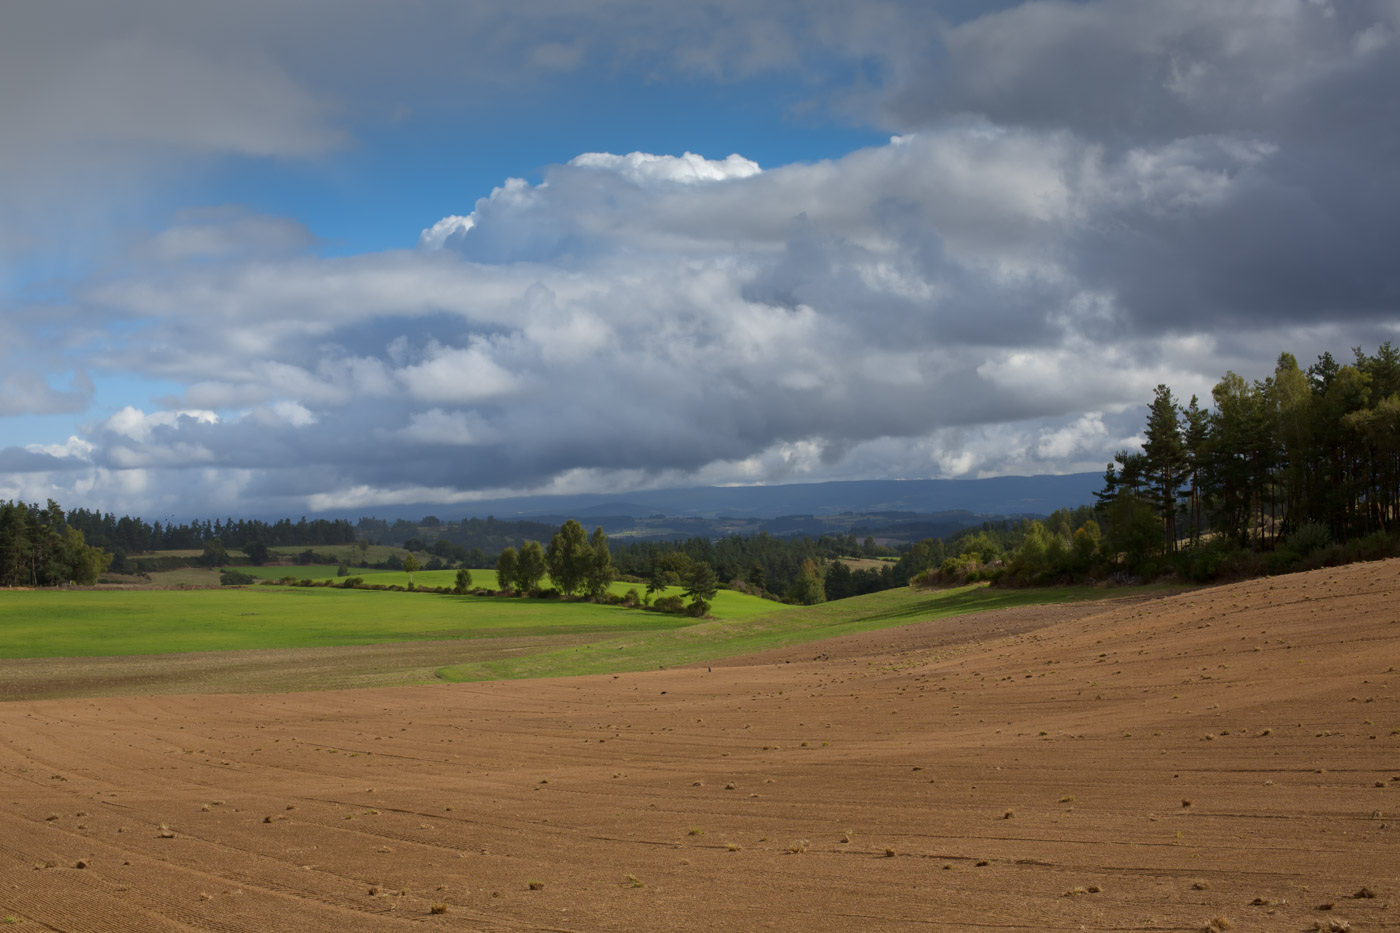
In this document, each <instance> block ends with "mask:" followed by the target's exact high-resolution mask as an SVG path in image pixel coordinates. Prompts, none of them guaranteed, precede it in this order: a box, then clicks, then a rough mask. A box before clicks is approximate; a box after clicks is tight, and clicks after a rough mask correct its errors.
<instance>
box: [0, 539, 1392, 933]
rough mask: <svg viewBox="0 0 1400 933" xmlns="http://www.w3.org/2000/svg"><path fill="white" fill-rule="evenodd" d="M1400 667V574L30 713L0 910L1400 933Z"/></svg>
mask: <svg viewBox="0 0 1400 933" xmlns="http://www.w3.org/2000/svg"><path fill="white" fill-rule="evenodd" d="M1397 665H1400V562H1396V561H1390V562H1384V563H1373V564H1360V565H1354V566H1352V567H1346V568H1340V569H1335V570H1324V571H1319V572H1316V573H1310V574H1298V575H1293V576H1288V577H1281V578H1274V579H1271V580H1260V581H1253V582H1249V583H1244V584H1238V585H1234V586H1228V587H1218V588H1213V589H1208V590H1200V591H1196V592H1191V593H1186V594H1181V595H1176V596H1170V597H1165V598H1161V599H1156V600H1151V601H1145V602H1137V603H1135V604H1129V605H1124V604H1117V605H1112V606H1107V605H1105V604H1102V603H1098V604H1083V605H1080V606H1058V607H1043V608H1036V609H1020V610H1011V611H1009V612H1007V613H998V614H995V615H993V614H984V615H980V616H976V617H973V618H971V619H953V620H942V621H937V622H928V623H921V624H918V625H914V626H909V627H906V628H901V629H891V630H886V631H882V632H875V633H871V634H868V635H860V636H852V637H849V638H844V639H836V640H833V641H829V642H824V643H821V644H818V645H806V646H803V647H800V648H791V649H783V650H781V651H774V652H768V653H766V654H764V655H762V656H759V657H754V658H746V659H736V660H735V661H732V662H726V663H724V664H711V665H709V666H697V667H692V668H685V669H677V670H664V671H651V672H647V673H641V674H622V675H618V676H615V677H614V676H610V675H608V676H600V677H588V678H572V679H558V680H535V681H513V682H498V683H485V684H464V685H459V686H451V687H448V686H436V687H394V688H384V689H372V690H353V691H338V692H322V693H297V694H252V695H249V694H242V695H161V696H136V697H125V698H119V699H93V698H84V699H68V700H45V701H32V702H31V701H26V702H12V703H7V704H3V705H0V916H6V917H13V918H14V919H15V920H18V921H19V924H20V925H18V926H17V927H16V928H17V929H20V930H23V929H26V928H30V927H32V928H35V929H52V930H65V931H96V930H151V931H165V930H171V931H174V930H218V931H224V930H228V931H233V930H237V931H246V930H306V931H322V930H325V931H336V933H349V931H359V930H391V929H410V928H411V929H418V930H421V929H434V928H442V929H453V930H492V931H494V930H510V931H517V930H552V931H593V930H736V931H738V930H744V931H747V930H763V929H773V930H901V931H902V930H983V929H993V930H1081V929H1089V930H1202V929H1206V928H1207V926H1208V925H1209V924H1211V923H1212V922H1214V923H1215V929H1222V928H1225V927H1226V926H1229V927H1232V928H1233V929H1237V930H1304V929H1314V928H1315V927H1314V925H1315V924H1320V927H1318V928H1320V929H1324V930H1325V929H1329V925H1330V924H1336V926H1335V929H1342V928H1344V927H1345V926H1348V925H1349V927H1350V929H1352V930H1357V931H1361V930H1384V929H1395V928H1398V927H1400V691H1398V690H1397V687H1400V673H1397V672H1396V666H1397ZM1367 895H1374V896H1367ZM435 910H438V911H439V912H434V911H435Z"/></svg>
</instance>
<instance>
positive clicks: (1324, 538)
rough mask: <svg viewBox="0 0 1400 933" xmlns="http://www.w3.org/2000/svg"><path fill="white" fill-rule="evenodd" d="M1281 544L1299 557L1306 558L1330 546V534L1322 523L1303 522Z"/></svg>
mask: <svg viewBox="0 0 1400 933" xmlns="http://www.w3.org/2000/svg"><path fill="white" fill-rule="evenodd" d="M1283 543H1284V545H1285V546H1286V547H1287V548H1288V549H1289V550H1290V551H1293V552H1295V553H1296V554H1297V555H1298V556H1299V557H1308V556H1310V555H1312V554H1313V553H1315V552H1317V551H1321V550H1324V549H1325V548H1329V547H1331V546H1332V532H1331V531H1329V530H1328V528H1327V526H1326V525H1324V524H1322V522H1304V523H1303V524H1301V525H1299V526H1298V527H1297V529H1296V530H1294V532H1293V533H1292V534H1291V535H1289V536H1288V537H1287V538H1284V539H1283Z"/></svg>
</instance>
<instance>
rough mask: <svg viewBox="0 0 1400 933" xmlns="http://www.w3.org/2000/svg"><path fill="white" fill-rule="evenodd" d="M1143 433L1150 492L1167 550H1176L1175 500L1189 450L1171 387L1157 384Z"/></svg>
mask: <svg viewBox="0 0 1400 933" xmlns="http://www.w3.org/2000/svg"><path fill="white" fill-rule="evenodd" d="M1143 434H1144V435H1145V436H1146V437H1147V443H1145V444H1143V448H1142V452H1143V455H1144V456H1145V457H1146V458H1147V461H1146V474H1147V479H1148V482H1149V494H1150V498H1151V500H1152V504H1153V505H1154V506H1155V507H1156V509H1157V512H1158V514H1159V515H1161V517H1162V528H1163V531H1164V533H1165V536H1166V550H1167V553H1172V552H1174V551H1175V550H1176V500H1177V498H1178V490H1180V489H1181V481H1182V474H1183V473H1184V472H1185V469H1186V449H1185V446H1184V445H1183V443H1182V439H1181V418H1180V411H1179V409H1178V407H1177V404H1176V400H1175V399H1174V398H1172V390H1171V389H1169V388H1167V387H1166V386H1164V385H1159V386H1157V390H1156V393H1155V395H1154V396H1153V399H1152V405H1151V406H1150V407H1149V408H1148V412H1147V427H1146V428H1145V429H1144V430H1143Z"/></svg>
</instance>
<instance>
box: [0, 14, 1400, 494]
mask: <svg viewBox="0 0 1400 933" xmlns="http://www.w3.org/2000/svg"><path fill="white" fill-rule="evenodd" d="M137 6H138V7H141V8H143V9H144V12H145V14H146V15H147V16H149V18H150V20H151V22H152V23H153V24H154V23H159V25H158V26H153V27H152V28H151V29H147V30H142V31H140V32H134V31H131V30H129V29H124V28H123V27H122V26H121V25H120V24H119V23H117V22H115V21H114V20H113V19H112V16H113V15H114V14H111V13H110V12H108V11H107V8H106V7H105V6H104V5H101V4H97V5H91V4H87V3H80V2H77V0H73V2H56V3H54V4H45V5H43V6H42V7H38V6H36V7H33V8H19V9H15V8H11V9H8V10H7V11H6V12H4V13H0V27H9V28H0V79H3V80H4V81H5V82H6V85H7V86H20V85H22V86H24V87H26V88H27V89H28V90H27V92H26V93H24V94H19V95H6V97H5V99H4V100H3V101H0V125H4V126H5V127H6V128H7V132H5V133H3V134H0V208H4V210H3V211H0V216H4V217H6V218H8V219H6V220H0V254H3V255H5V256H6V257H7V258H8V259H9V260H10V262H9V267H10V272H9V273H8V280H6V279H4V278H0V302H3V303H2V304H0V498H13V497H19V498H24V499H33V500H41V499H43V498H45V497H48V496H53V497H54V498H57V499H59V500H60V501H61V502H63V503H64V504H65V505H78V504H84V505H89V506H95V507H100V508H103V509H109V510H117V511H130V512H133V513H145V514H147V515H155V514H157V513H166V512H173V513H178V514H182V515H187V514H196V513H198V514H205V513H212V512H225V511H231V512H237V513H243V514H250V513H265V512H298V511H340V512H346V513H352V512H356V513H357V512H365V511H372V510H373V509H374V508H375V507H376V506H389V505H399V504H416V503H425V504H429V503H431V504H440V505H447V506H450V505H451V504H453V503H462V502H466V501H470V500H472V499H476V498H490V497H498V496H501V495H508V494H511V493H516V492H519V493H525V492H532V493H537V492H551V491H557V492H579V491H625V490H627V489H632V488H639V487H646V486H666V485H680V484H704V483H736V482H739V483H753V482H768V483H772V482H783V481H801V480H814V479H854V478H875V477H907V478H916V477H928V476H934V477H958V476H980V475H995V474H1004V473H1044V472H1069V471H1077V470H1093V469H1099V468H1101V467H1102V465H1103V463H1104V462H1105V460H1107V459H1108V458H1109V457H1110V456H1111V453H1112V451H1113V450H1115V449H1117V448H1120V447H1123V446H1127V445H1131V444H1133V443H1135V435H1136V432H1137V430H1138V427H1139V424H1140V417H1141V406H1142V405H1143V403H1145V402H1146V401H1147V400H1148V399H1149V398H1150V395H1151V391H1152V388H1153V386H1155V385H1156V384H1157V383H1159V382H1166V383H1168V384H1170V385H1172V386H1173V387H1174V388H1176V389H1177V390H1178V391H1182V392H1185V393H1188V394H1189V393H1191V392H1196V393H1200V394H1202V395H1203V396H1206V395H1208V391H1209V387H1210V386H1211V385H1212V384H1213V383H1214V382H1215V380H1216V379H1217V378H1218V377H1219V376H1220V375H1221V374H1223V372H1224V371H1225V370H1226V369H1235V370H1237V371H1240V372H1242V373H1244V374H1246V375H1248V376H1261V375H1263V374H1264V373H1265V372H1266V371H1267V370H1268V369H1269V368H1271V366H1272V362H1273V359H1274V357H1276V356H1277V354H1278V353H1279V352H1280V351H1282V350H1290V351H1295V352H1298V353H1300V355H1303V356H1305V357H1306V355H1307V354H1309V353H1316V352H1318V351H1320V350H1323V349H1332V350H1334V351H1343V352H1344V351H1345V350H1347V349H1348V348H1350V347H1351V346H1354V345H1358V344H1360V345H1368V346H1371V347H1374V345H1376V344H1378V343H1379V342H1381V341H1383V340H1389V339H1395V337H1396V335H1397V331H1400V326H1397V321H1398V320H1400V318H1397V314H1396V311H1397V308H1400V264H1397V263H1396V262H1395V260H1394V255H1393V252H1394V244H1396V243H1400V210H1397V209H1396V208H1397V207H1400V95H1397V94H1396V90H1397V88H1400V0H1348V2H1345V3H1343V2H1328V0H1268V2H1247V0H1240V2H1231V3H1221V2H1219V0H1182V2H1177V3H1171V4H1142V3H1135V2H1127V0H1124V2H1106V0H1087V2H1074V3H1071V2H1057V0H1042V2H1026V3H970V2H949V3H946V4H944V5H942V6H940V7H936V10H937V13H936V14H935V13H931V12H930V9H929V6H928V5H927V4H925V3H921V2H910V3H903V2H886V3H835V2H832V3H818V4H811V3H798V2H770V3H756V4H754V3H743V4H740V3H738V2H737V0H735V2H730V0H709V2H700V3H696V4H688V5H685V7H684V8H683V9H682V8H676V9H671V8H670V5H665V6H662V7H657V6H656V5H653V4H644V3H641V2H634V0H616V2H614V3H611V4H609V5H606V6H599V7H597V8H596V9H594V10H592V11H583V10H581V9H579V8H578V6H577V5H574V4H562V3H554V2H524V3H518V4H512V5H510V6H509V7H508V8H506V7H504V6H503V7H502V8H500V9H496V10H489V11H485V10H483V9H472V10H464V9H462V8H461V7H460V5H457V4H449V3H445V2H443V3H435V2H427V3H423V4H418V5H416V6H415V8H414V9H413V11H412V12H407V13H404V14H403V16H404V17H405V21H404V22H401V23H399V24H398V26H399V28H398V29H396V30H391V31H386V24H385V22H384V16H385V15H387V14H385V13H383V12H381V11H379V9H378V5H374V4H369V3H364V4H357V3H352V4H348V5H347V6H346V9H345V11H344V13H343V15H341V14H337V24H336V25H335V27H334V28H333V29H331V30H330V32H329V33H327V34H326V35H325V36H324V38H323V39H321V40H320V41H311V40H310V39H308V37H310V36H314V35H319V33H318V32H317V30H324V29H325V28H326V24H325V22H324V14H325V11H324V10H322V9H320V6H319V5H318V4H315V3H312V2H309V0H308V2H304V3H294V4H281V3H278V4H273V3H270V2H269V3H266V4H262V3H253V4H250V5H247V6H246V11H247V12H246V15H240V16H239V17H234V16H233V15H232V13H231V12H230V11H227V10H220V9H218V8H215V7H210V8H207V9H201V8H200V6H199V5H192V6H190V5H181V6H180V7H179V8H178V9H167V5H166V4H164V3H160V2H156V0H143V2H141V3H138V4H137ZM240 9H241V10H242V9H245V8H243V7H240ZM79 12H82V13H83V15H82V16H79V15H77V14H78V13H79ZM162 12H164V13H166V14H168V15H161V14H162ZM71 23H81V24H82V25H80V26H73V25H70V24H71ZM386 35H387V36H393V37H398V38H389V39H383V38H382V37H383V36H386ZM302 40H307V41H305V42H304V43H303V41H302ZM395 43H397V44H395ZM454 43H456V44H457V46H460V47H467V46H469V47H471V48H473V49H480V50H481V52H480V54H474V55H470V56H464V55H461V54H451V53H453V52H454ZM60 50H63V51H67V52H68V53H70V54H67V55H63V56H57V55H56V54H55V53H57V52H58V51H60ZM347 50H348V51H350V52H354V53H357V54H346V53H347ZM78 52H80V53H82V54H73V53H78ZM60 59H61V60H62V61H63V62H64V63H65V64H64V66H63V67H61V68H60V67H59V66H57V65H55V64H53V62H55V61H58V60H60ZM600 73H606V74H608V75H609V76H611V77H610V78H609V80H612V81H623V82H624V83H626V82H629V81H635V82H637V83H638V84H640V83H642V82H644V81H645V82H653V83H654V82H661V83H663V84H664V83H665V82H673V83H675V84H676V85H678V86H679V85H681V84H685V85H686V86H696V85H698V86H701V87H705V86H709V85H714V86H721V85H726V84H735V83H738V84H740V85H744V84H745V83H746V82H749V83H752V86H753V87H754V89H755V93H758V91H760V90H761V89H763V88H766V87H769V86H770V85H771V82H775V81H776V82H779V83H781V82H782V81H785V80H788V79H793V80H797V81H800V82H802V83H803V86H804V87H807V88H810V89H811V90H810V96H809V98H808V99H806V100H804V101H803V106H802V111H803V113H804V114H805V118H806V119H819V120H826V121H831V122H833V123H853V124H856V125H859V126H864V127H867V128H872V129H876V130H879V131H880V132H881V133H883V134H884V135H885V137H886V138H887V141H885V142H880V143H876V144H872V145H868V146H865V147H862V148H858V149H855V150H854V151H849V152H847V153H845V154H843V155H840V156H838V157H833V158H817V159H810V160H798V161H792V162H789V163H787V164H774V165H763V166H760V165H759V164H758V162H757V161H755V160H754V159H751V158H749V157H747V156H746V155H745V154H744V152H742V151H736V152H734V153H733V154H728V153H707V154H706V155H697V154H695V153H693V152H691V151H686V150H682V151H680V152H670V153H667V152H658V153H647V152H640V151H629V152H617V153H613V152H605V151H587V152H575V153H574V154H573V155H572V156H571V157H570V158H569V159H568V160H567V161H564V162H560V163H556V164H552V165H548V166H547V167H545V168H544V169H543V170H542V172H541V173H540V175H539V176H538V178H536V179H534V180H531V179H528V178H522V177H511V178H504V179H500V180H499V181H498V182H497V183H496V184H495V186H494V187H493V188H491V189H490V190H489V192H488V191H486V190H485V189H483V190H481V191H479V192H477V193H476V194H478V195H479V196H478V197H477V198H476V200H475V203H474V204H473V203H470V198H469V199H468V200H467V202H465V203H463V202H462V201H461V200H459V198H458V196H456V195H455V194H454V193H452V192H444V193H443V194H442V198H441V200H442V206H441V209H440V211H439V212H438V213H437V214H436V215H435V216H425V217H423V219H422V232H421V234H420V235H419V236H418V237H417V242H416V243H415V242H413V241H412V240H411V239H410V240H409V241H408V242H404V243H402V244H401V246H400V247H399V248H393V249H379V250H372V251H352V252H349V253H342V254H336V253H335V252H334V251H327V250H324V249H318V244H320V243H321V242H323V241H324V240H326V239H333V238H334V237H335V234H336V231H335V230H316V231H315V232H314V233H313V231H312V230H311V229H309V228H308V227H307V225H306V224H305V222H304V221H303V219H301V218H299V217H298V216H296V212H295V210H294V209H290V208H289V209H288V211H287V212H286V213H283V214H278V213H272V212H268V211H266V210H258V209H253V208H251V207H248V206H236V205H235V206H228V205H227V199H223V200H220V199H219V196H220V195H221V194H223V193H224V192H222V191H221V190H220V189H218V188H217V186H210V187H206V188H197V187H196V191H197V193H198V194H199V195H200V196H203V197H207V198H208V200H205V201H203V202H191V203H189V204H187V205H185V207H184V209H182V210H179V211H177V212H174V213H173V214H172V216H171V217H170V219H169V222H168V223H166V224H165V225H163V227H162V228H161V229H158V230H153V231H147V232H146V233H144V234H142V235H140V236H137V235H134V234H132V233H130V231H129V230H128V231H127V232H126V233H124V234H123V235H121V236H114V237H111V238H109V239H108V240H102V241H101V242H98V243H96V245H94V244H93V242H90V239H89V238H91V237H96V234H90V233H86V232H84V230H83V229H82V221H83V220H84V219H85V218H96V217H101V218H103V222H107V221H108V220H110V218H111V217H113V216H120V215H121V213H122V211H123V210H124V209H125V207H124V201H123V199H126V198H139V197H141V196H142V195H141V193H142V192H143V191H150V190H153V189H154V188H157V187H159V186H160V184H161V183H162V182H161V179H163V178H166V177H168V176H169V174H170V173H174V174H175V175H176V176H177V177H178V176H179V175H180V173H181V172H182V171H190V169H189V166H192V165H193V166H198V165H200V164H203V163H205V162H208V161H209V160H219V159H224V160H227V159H236V160H245V161H247V160H252V161H255V162H256V161H259V160H282V161H284V162H285V161H290V162H297V161H302V162H310V163H314V164H318V165H320V164H326V165H330V166H332V167H334V166H335V165H337V164H338V160H342V159H345V158H348V156H346V155H345V153H346V152H348V151H353V150H354V149H355V147H356V146H365V147H368V146H370V145H371V143H370V142H368V141H366V140H368V139H369V138H370V137H371V136H372V133H370V131H369V130H367V129H366V128H365V127H366V126H367V125H368V123H369V122H370V117H369V116H367V114H369V113H371V112H373V113H380V112H383V113H388V112H390V111H392V110H393V108H394V101H395V97H394V94H395V93H397V94H400V95H407V96H409V97H414V96H415V95H421V96H422V97H423V98H425V99H432V100H439V99H446V97H448V96H450V95H449V92H448V91H447V90H445V88H447V87H448V86H450V85H452V84H453V83H454V82H456V83H457V84H458V85H460V84H461V83H463V82H466V83H469V84H470V85H471V87H472V88H474V89H475V90H476V91H477V92H478V93H479V94H480V95H481V96H482V97H483V98H486V99H490V98H491V96H492V95H493V94H499V95H500V97H501V99H502V100H505V99H507V98H510V101H509V102H508V103H505V104H502V105H501V106H502V107H506V106H515V98H514V97H512V96H511V95H515V94H518V93H519V92H518V91H517V90H513V89H512V88H515V87H518V86H521V85H526V86H529V87H534V88H536V89H537V92H538V93H539V94H542V95H547V94H548V93H550V92H551V89H552V88H554V87H556V86H557V83H558V82H568V81H578V80H586V79H588V76H590V75H597V74H600ZM405 74H406V75H407V77H404V75H405ZM396 75H397V76H398V77H395V76H396ZM395 81H398V82H399V83H398V84H397V85H395V84H394V82H395ZM391 91H392V92H393V93H391ZM351 100H353V101H354V104H353V105H351V104H350V103H347V101H351ZM442 106H448V104H442ZM774 107H775V108H777V109H780V107H781V105H780V104H778V103H775V104H774ZM814 114H815V115H816V116H815V117H814V116H813V115H814ZM780 116H781V114H779V113H777V112H776V109H775V123H780V121H779V120H778V117H780ZM599 119H600V120H604V121H606V118H605V117H599ZM782 131H783V130H782V127H781V125H776V126H775V129H774V130H773V132H775V133H781V132H782ZM481 132H482V133H490V132H491V129H490V127H489V125H488V126H484V127H483V128H482V129H481ZM707 156H708V157H707ZM452 157H453V155H452V154H451V153H444V154H443V158H444V159H450V158H452ZM534 168H535V166H534V165H522V166H521V167H520V171H521V173H522V174H530V173H531V172H532V171H533V170H534ZM107 186H111V187H112V188H120V189H121V190H120V193H112V192H111V191H108V190H106V188H107ZM75 187H76V189H77V191H78V192H79V194H80V195H81V197H78V198H77V200H78V201H80V202H81V206H80V207H75V208H73V209H72V210H69V209H68V208H67V205H68V204H69V203H70V202H69V200H67V199H65V197H64V196H61V195H60V192H67V193H69V196H71V192H72V191H73V190H74V189H75ZM291 203H292V202H289V204H291ZM208 204H224V205H225V206H219V207H210V206H207V205H208ZM56 213H62V214H63V215H64V216H65V217H66V218H67V223H69V224H71V225H72V226H71V228H70V227H61V226H55V224H56V223H57V219H56V217H55V215H56ZM94 226H96V227H100V226H101V224H100V223H98V224H94ZM55 231H61V232H58V233H56V232H55ZM79 247H82V249H84V250H86V252H85V253H84V255H85V256H88V257H89V260H88V261H85V262H82V263H70V262H68V261H67V260H66V259H65V258H64V257H65V255H67V252H66V251H81V250H79V249H78V248H79ZM92 256H98V257H100V259H99V261H91V260H90V257H92ZM55 281H57V282H58V283H59V284H57V285H55V284H54V282H55ZM118 386H120V387H124V388H118ZM41 417H42V418H44V419H48V420H47V421H44V422H43V423H45V424H52V419H55V418H59V419H63V418H66V419H68V420H69V421H71V424H72V430H71V431H63V432H62V434H63V437H66V440H65V439H63V437H46V438H44V439H41V440H36V439H34V438H33V437H26V436H23V433H24V431H25V430H28V429H29V428H28V427H27V426H29V425H32V424H37V423H40V422H39V421H38V420H36V419H39V418H41ZM7 421H8V422H9V423H11V424H12V425H17V427H15V428H14V429H13V430H7V428H6V423H7Z"/></svg>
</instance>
